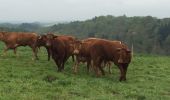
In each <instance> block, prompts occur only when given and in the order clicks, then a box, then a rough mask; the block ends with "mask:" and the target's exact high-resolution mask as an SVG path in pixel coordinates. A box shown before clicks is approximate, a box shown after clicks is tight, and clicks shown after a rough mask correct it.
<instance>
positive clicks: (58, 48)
mask: <svg viewBox="0 0 170 100" xmlns="http://www.w3.org/2000/svg"><path fill="white" fill-rule="evenodd" d="M43 38H44V40H45V43H46V46H47V47H48V48H49V50H50V54H51V55H52V58H53V60H54V61H55V63H56V65H57V67H58V71H63V70H64V64H65V62H66V46H65V44H64V42H63V41H62V40H60V39H58V36H55V35H53V34H47V35H44V37H43Z"/></svg>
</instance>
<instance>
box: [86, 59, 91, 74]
mask: <svg viewBox="0 0 170 100" xmlns="http://www.w3.org/2000/svg"><path fill="white" fill-rule="evenodd" d="M90 65H91V64H90V60H87V73H89V72H90Z"/></svg>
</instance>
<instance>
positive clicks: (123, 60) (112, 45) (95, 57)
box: [90, 39, 131, 81]
mask: <svg viewBox="0 0 170 100" xmlns="http://www.w3.org/2000/svg"><path fill="white" fill-rule="evenodd" d="M90 57H91V60H92V65H93V68H95V71H96V75H97V76H98V75H99V74H98V70H100V71H101V72H102V74H103V75H104V74H105V73H104V70H103V68H102V67H101V63H102V62H103V61H105V60H106V61H113V62H114V64H115V65H117V66H118V68H119V69H120V73H121V75H120V78H119V81H125V80H126V72H127V68H128V65H129V63H130V62H131V51H130V50H129V49H128V48H127V46H126V45H125V44H122V42H120V43H118V42H113V41H109V40H101V39H99V40H98V41H95V42H94V43H93V44H91V48H90Z"/></svg>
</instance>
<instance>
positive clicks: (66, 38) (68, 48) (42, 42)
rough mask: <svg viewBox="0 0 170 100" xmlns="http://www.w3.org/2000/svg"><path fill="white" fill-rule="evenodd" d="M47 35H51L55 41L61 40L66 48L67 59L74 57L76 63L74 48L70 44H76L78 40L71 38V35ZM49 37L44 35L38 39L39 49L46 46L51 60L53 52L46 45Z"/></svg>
mask: <svg viewBox="0 0 170 100" xmlns="http://www.w3.org/2000/svg"><path fill="white" fill-rule="evenodd" d="M47 35H48V36H49V35H51V36H52V37H54V38H53V39H55V38H56V39H58V40H61V41H62V42H63V43H64V45H65V48H66V57H67V58H66V59H68V58H69V57H70V56H72V59H73V61H74V55H73V47H72V46H71V45H70V44H73V43H74V41H75V40H76V38H75V37H73V36H69V35H54V34H52V33H48V34H47ZM47 35H45V34H44V35H41V36H40V37H39V38H38V42H37V46H38V47H41V46H44V47H45V48H46V50H47V53H48V60H50V57H51V51H50V49H49V47H48V46H47V45H46V40H47V38H46V36H47ZM56 45H57V44H56Z"/></svg>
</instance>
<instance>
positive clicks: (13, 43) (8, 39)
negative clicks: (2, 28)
mask: <svg viewBox="0 0 170 100" xmlns="http://www.w3.org/2000/svg"><path fill="white" fill-rule="evenodd" d="M37 38H38V35H37V34H36V33H28V32H0V40H1V41H3V42H4V43H5V45H6V47H5V49H4V54H6V51H7V50H8V49H13V50H14V54H16V48H17V47H19V46H29V47H31V48H32V51H33V55H34V58H35V59H38V57H37V48H36V43H37Z"/></svg>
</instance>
